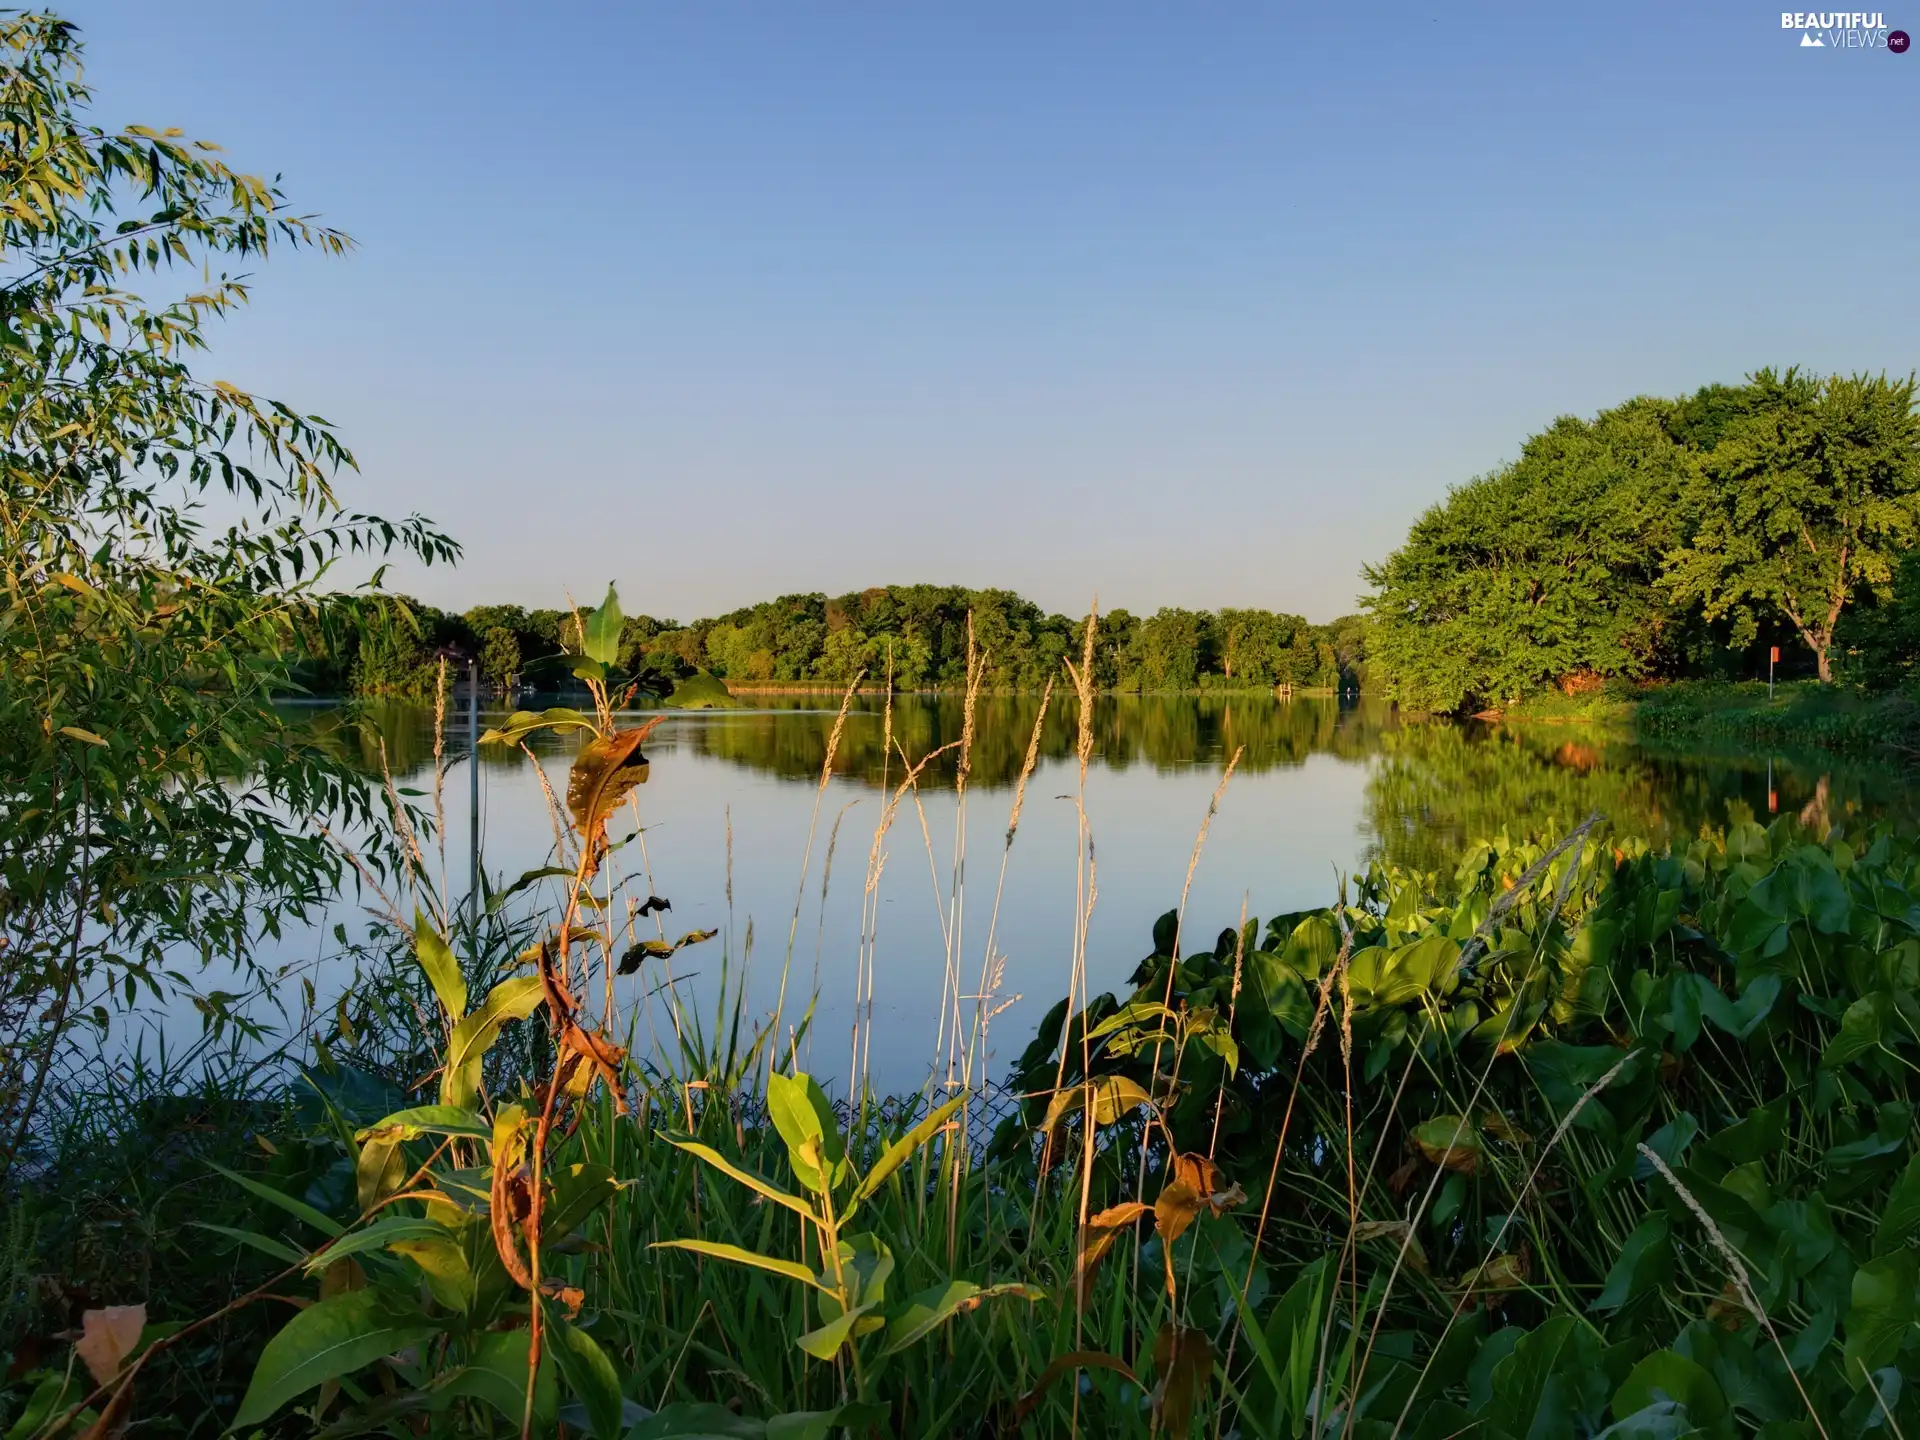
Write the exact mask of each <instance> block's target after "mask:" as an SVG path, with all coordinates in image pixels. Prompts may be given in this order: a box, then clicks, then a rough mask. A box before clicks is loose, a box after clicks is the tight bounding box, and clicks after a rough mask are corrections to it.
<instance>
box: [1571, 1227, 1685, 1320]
mask: <svg viewBox="0 0 1920 1440" xmlns="http://www.w3.org/2000/svg"><path fill="white" fill-rule="evenodd" d="M1671 1279H1673V1240H1672V1233H1671V1229H1670V1226H1669V1222H1668V1220H1667V1217H1666V1216H1665V1215H1663V1214H1653V1215H1649V1216H1648V1217H1647V1218H1646V1219H1644V1220H1642V1221H1641V1222H1640V1223H1639V1224H1638V1225H1636V1226H1634V1228H1633V1231H1632V1233H1630V1234H1629V1235H1628V1236H1627V1238H1626V1241H1625V1242H1624V1243H1623V1244H1622V1245H1621V1246H1620V1254H1619V1255H1618V1256H1617V1257H1616V1258H1615V1260H1614V1262H1613V1268H1612V1269H1610V1270H1609V1271H1607V1281H1606V1284H1605V1285H1604V1286H1602V1287H1601V1290H1600V1293H1599V1295H1598V1296H1596V1297H1595V1298H1594V1301H1593V1303H1592V1305H1590V1306H1589V1307H1588V1308H1589V1309H1593V1310H1600V1311H1608V1310H1618V1309H1619V1308H1620V1307H1621V1306H1622V1305H1624V1304H1626V1303H1627V1302H1628V1301H1629V1300H1634V1299H1638V1298H1639V1297H1640V1296H1642V1295H1644V1294H1646V1293H1647V1292H1648V1291H1649V1290H1652V1289H1655V1288H1656V1287H1658V1286H1660V1285H1661V1284H1663V1283H1665V1282H1667V1281H1669V1280H1671Z"/></svg>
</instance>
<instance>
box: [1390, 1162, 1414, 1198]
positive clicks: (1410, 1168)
mask: <svg viewBox="0 0 1920 1440" xmlns="http://www.w3.org/2000/svg"><path fill="white" fill-rule="evenodd" d="M1419 1174H1420V1157H1419V1156H1418V1155H1410V1156H1408V1157H1407V1162H1406V1163H1405V1164H1404V1165H1402V1166H1401V1167H1400V1168H1399V1169H1398V1170H1396V1171H1394V1172H1393V1173H1392V1174H1391V1175H1389V1176H1387V1188H1388V1189H1389V1190H1391V1191H1393V1193H1394V1194H1395V1195H1404V1194H1406V1193H1407V1187H1408V1186H1409V1185H1411V1184H1413V1182H1414V1180H1415V1178H1416V1177H1418V1175H1419Z"/></svg>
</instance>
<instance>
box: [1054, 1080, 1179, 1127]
mask: <svg viewBox="0 0 1920 1440" xmlns="http://www.w3.org/2000/svg"><path fill="white" fill-rule="evenodd" d="M1089 1091H1091V1093H1092V1097H1093V1123H1094V1124H1095V1125H1096V1126H1099V1125H1111V1124H1113V1122H1114V1121H1116V1120H1118V1119H1119V1118H1120V1117H1121V1116H1122V1115H1124V1114H1126V1113H1127V1112H1128V1111H1129V1110H1132V1109H1135V1108H1136V1107H1139V1106H1143V1105H1144V1106H1145V1107H1146V1108H1147V1109H1149V1110H1151V1109H1153V1108H1154V1105H1153V1097H1152V1096H1150V1095H1148V1094H1147V1092H1146V1091H1145V1090H1144V1089H1142V1088H1141V1086H1140V1083H1139V1082H1138V1081H1136V1080H1129V1079H1128V1078H1127V1077H1126V1076H1125V1075H1104V1076H1102V1077H1101V1078H1099V1079H1098V1080H1095V1081H1093V1082H1091V1083H1090V1084H1084V1085H1073V1086H1069V1087H1068V1088H1067V1089H1065V1090H1057V1091H1055V1092H1054V1096H1053V1099H1051V1100H1049V1101H1048V1102H1047V1113H1046V1115H1045V1117H1044V1118H1042V1120H1041V1121H1040V1129H1041V1131H1042V1132H1043V1133H1046V1134H1051V1133H1052V1132H1053V1130H1054V1127H1055V1126H1057V1125H1058V1124H1059V1123H1060V1122H1061V1121H1062V1120H1063V1119H1065V1118H1066V1117H1067V1116H1068V1115H1071V1114H1074V1113H1075V1112H1077V1111H1080V1110H1084V1109H1085V1108H1086V1106H1087V1097H1088V1093H1089Z"/></svg>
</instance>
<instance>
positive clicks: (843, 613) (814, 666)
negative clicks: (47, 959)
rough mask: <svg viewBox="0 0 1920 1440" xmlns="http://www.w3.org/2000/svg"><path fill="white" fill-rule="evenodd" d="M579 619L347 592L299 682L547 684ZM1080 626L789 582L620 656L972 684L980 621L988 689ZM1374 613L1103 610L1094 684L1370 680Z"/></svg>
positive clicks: (750, 689) (1111, 687)
mask: <svg viewBox="0 0 1920 1440" xmlns="http://www.w3.org/2000/svg"><path fill="white" fill-rule="evenodd" d="M572 620H573V617H572V614H571V612H568V611H565V610H557V609H550V610H528V609H524V608H522V607H520V606H518V605H478V606H475V607H473V608H472V609H470V610H467V611H465V612H464V613H460V614H455V613H452V612H449V611H444V610H438V609H435V608H434V607H432V606H429V605H424V604H421V603H419V602H418V601H414V600H409V599H407V598H405V597H401V596H371V597H368V596H360V597H338V598H337V599H336V600H335V601H334V603H333V604H332V605H330V606H329V607H327V609H326V610H325V612H324V613H323V614H322V615H320V616H318V617H316V618H314V619H312V620H311V621H309V622H307V623H305V624H303V625H302V627H301V629H300V631H299V636H298V658H297V659H296V660H295V662H294V664H293V666H292V674H293V679H294V680H295V682H296V683H298V684H299V685H300V686H301V687H303V688H304V689H305V690H306V691H307V692H308V693H309V694H313V695H333V696H363V697H364V696H380V695H387V696H414V697H426V696H430V695H432V694H433V693H434V689H435V687H436V686H437V685H438V684H439V675H440V657H441V656H443V655H448V654H459V655H462V656H464V655H474V656H477V657H478V660H479V665H480V673H481V677H482V679H483V681H484V682H485V683H486V684H487V685H488V686H490V687H492V688H493V689H494V690H495V691H496V692H498V693H500V694H512V693H517V692H518V691H519V690H520V688H521V686H522V685H523V684H533V685H535V686H537V687H538V688H541V689H547V688H551V687H552V686H553V685H555V684H559V683H561V681H562V680H563V679H564V675H565V672H564V671H561V672H559V673H558V674H556V675H553V676H552V678H550V679H549V678H542V676H543V671H542V666H543V664H545V663H546V662H550V661H551V660H552V659H553V658H554V657H556V656H558V655H559V654H560V653H561V652H562V651H563V650H564V649H565V648H567V647H566V646H565V645H563V643H562V637H563V635H565V634H566V633H567V632H568V627H570V626H571V624H572ZM1081 623H1082V622H1081V620H1080V619H1079V618H1078V617H1071V616H1066V615H1055V614H1049V613H1047V612H1045V611H1043V610H1042V609H1041V608H1040V607H1039V606H1038V605H1035V604H1034V603H1033V602H1032V601H1030V600H1027V599H1024V598H1023V597H1021V596H1019V595H1017V594H1015V593H1013V592H1012V591H1009V590H970V589H967V588H965V587H962V586H945V585H894V586H879V587H875V588H872V589H868V590H859V591H854V592H851V593H849V594H846V595H841V596H835V597H829V596H827V595H824V594H803V595H783V596H781V597H779V598H778V599H775V600H767V601H762V602H761V603H759V604H756V605H750V606H747V607H745V608H743V609H739V610H734V611H731V612H729V613H728V614H725V615H719V616H714V617H711V618H708V619H702V620H695V621H693V622H691V623H690V624H681V623H679V622H677V621H674V620H663V619H656V618H654V617H652V616H648V615H635V616H629V617H627V618H626V619H625V621H624V622H623V624H622V628H621V635H620V664H621V666H622V667H623V668H624V669H626V670H629V671H633V672H636V673H638V672H643V671H651V672H656V673H657V674H659V675H660V676H662V677H663V678H664V679H666V680H670V681H673V682H674V683H675V686H676V689H679V688H684V687H687V686H689V685H693V686H696V687H698V686H701V685H702V683H703V679H704V681H705V682H707V689H706V693H707V694H708V695H709V696H710V697H715V696H716V689H717V687H711V685H710V681H711V680H718V681H720V682H722V684H723V686H724V691H719V692H718V693H721V694H724V693H725V692H734V693H739V694H754V693H759V694H811V693H816V692H820V693H824V692H832V693H836V694H837V693H840V692H843V691H844V690H845V689H846V687H847V685H848V684H850V683H851V682H852V681H853V680H854V678H855V677H856V676H861V675H863V673H864V678H863V679H862V681H861V685H862V688H863V689H872V690H875V691H882V690H885V689H886V688H887V686H888V683H889V678H890V680H891V685H892V688H893V689H894V690H895V691H914V690H921V691H958V690H962V689H964V688H965V686H966V665H967V646H968V627H969V624H971V627H972V636H973V644H974V646H975V648H976V650H977V651H978V652H979V653H980V654H981V655H982V656H983V657H984V664H985V667H986V668H985V673H984V675H983V677H982V680H981V688H982V689H983V690H986V691H989V692H1000V693H1006V692H1024V691H1038V690H1040V689H1042V688H1043V687H1045V685H1046V684H1047V682H1048V681H1049V680H1051V679H1053V678H1054V677H1056V676H1058V675H1059V674H1060V673H1061V668H1062V667H1061V661H1062V660H1063V659H1064V658H1065V657H1066V656H1067V655H1068V654H1069V653H1071V652H1072V651H1074V650H1076V649H1077V648H1078V635H1079V633H1080V626H1081ZM1366 628H1367V622H1366V621H1365V619H1364V618H1363V617H1361V616H1357V615H1350V616H1346V617H1343V618H1342V619H1339V620H1335V621H1333V622H1332V623H1331V624H1327V625H1314V624H1310V623H1308V621H1307V620H1306V619H1304V618H1303V617H1301V616H1298V615H1287V614H1281V613H1277V612H1274V611H1268V610H1252V609H1225V610H1219V611H1205V610H1182V609H1172V608H1163V609H1161V610H1158V611H1156V612H1155V613H1154V614H1152V615H1146V616H1135V615H1132V614H1130V613H1129V612H1127V611H1126V610H1121V609H1116V610H1112V611H1109V612H1107V613H1106V614H1103V615H1102V616H1101V617H1100V625H1099V629H1098V632H1097V635H1098V640H1097V645H1096V650H1095V655H1094V681H1095V685H1096V688H1098V689H1100V690H1102V691H1108V692H1120V693H1130V692H1142V693H1230V692H1240V693H1259V692H1268V691H1271V690H1273V689H1274V688H1275V687H1277V686H1290V687H1292V689H1293V691H1294V693H1296V694H1305V693H1321V694H1327V695H1331V694H1335V693H1338V692H1341V691H1351V690H1358V689H1360V688H1362V686H1363V685H1364V683H1365V680H1366ZM716 698H717V697H716ZM669 703H672V702H671V697H670V699H669Z"/></svg>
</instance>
